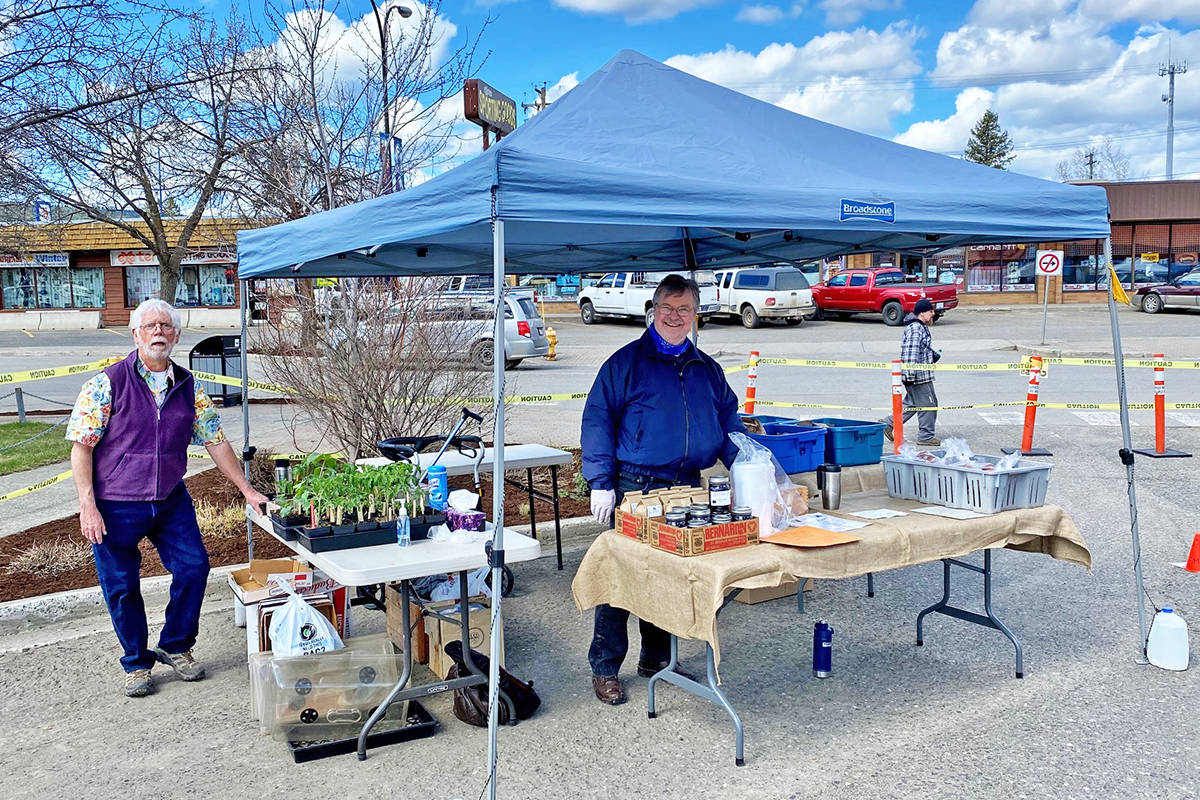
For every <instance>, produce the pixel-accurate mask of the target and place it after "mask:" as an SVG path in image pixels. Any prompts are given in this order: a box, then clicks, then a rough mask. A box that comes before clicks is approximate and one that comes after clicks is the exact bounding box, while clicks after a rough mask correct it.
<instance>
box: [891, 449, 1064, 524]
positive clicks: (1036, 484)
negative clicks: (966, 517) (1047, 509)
mask: <svg viewBox="0 0 1200 800" xmlns="http://www.w3.org/2000/svg"><path fill="white" fill-rule="evenodd" d="M929 452H931V453H932V454H933V455H936V456H941V455H944V453H945V451H943V450H931V451H929ZM975 458H976V460H979V461H985V462H988V463H990V464H996V463H998V462H999V461H1000V458H999V457H998V456H980V455H977V456H975ZM881 460H882V461H883V471H884V476H885V477H886V478H887V485H888V494H889V495H891V496H892V497H900V498H903V499H905V500H918V501H920V502H922V503H932V504H934V505H939V506H948V507H950V508H966V509H969V510H971V511H978V512H979V513H981V514H995V513H996V512H997V511H1009V510H1011V509H1014V508H1037V507H1038V506H1040V505H1042V504H1044V503H1045V502H1046V489H1047V487H1048V486H1049V484H1050V467H1051V465H1050V464H1043V463H1041V462H1039V461H1028V460H1026V459H1021V460H1020V461H1018V462H1017V466H1016V467H1014V468H1013V469H1011V470H1005V471H1004V472H984V471H982V470H979V469H972V468H970V467H957V466H955V467H951V466H946V465H944V464H928V463H926V462H924V461H908V460H906V459H903V458H901V457H900V456H890V455H889V456H883V457H882V459H881Z"/></svg>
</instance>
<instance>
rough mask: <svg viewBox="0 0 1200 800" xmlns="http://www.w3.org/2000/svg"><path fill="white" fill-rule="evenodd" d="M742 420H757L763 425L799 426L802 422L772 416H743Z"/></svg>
mask: <svg viewBox="0 0 1200 800" xmlns="http://www.w3.org/2000/svg"><path fill="white" fill-rule="evenodd" d="M741 417H742V419H756V420H758V421H759V422H761V423H762V424H763V425H799V424H800V420H798V419H796V418H794V417H773V416H771V415H770V414H742V415H741Z"/></svg>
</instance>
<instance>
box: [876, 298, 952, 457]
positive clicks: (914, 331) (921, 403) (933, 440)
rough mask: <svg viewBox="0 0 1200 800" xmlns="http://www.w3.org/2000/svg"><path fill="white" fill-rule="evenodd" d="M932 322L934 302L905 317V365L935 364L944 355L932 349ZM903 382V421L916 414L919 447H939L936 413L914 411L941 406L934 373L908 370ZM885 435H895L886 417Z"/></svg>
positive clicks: (902, 348) (902, 345)
mask: <svg viewBox="0 0 1200 800" xmlns="http://www.w3.org/2000/svg"><path fill="white" fill-rule="evenodd" d="M932 322H933V303H931V302H929V300H927V299H926V298H921V299H920V300H918V301H917V304H916V306H914V307H913V312H912V313H911V314H909V315H908V316H907V317H905V318H904V338H903V339H902V340H901V342H900V360H901V361H903V362H904V363H905V364H934V363H936V362H937V360H938V359H939V358H941V357H942V354H941V352H940V351H938V350H934V349H933V336H932V334H930V333H929V325H930V324H931V323H932ZM902 379H903V381H904V421H905V422H908V420H909V419H910V418H911V417H912V415H913V414H916V415H917V425H918V431H917V446H918V447H936V446H937V445H939V444H941V440H940V439H938V438H937V437H936V436H934V425H935V424H936V423H937V411H914V410H913V409H914V408H928V407H930V406H936V405H937V404H938V399H937V393H936V392H935V391H934V390H933V372H932V371H931V370H927V369H906V370H904V373H903V378H902ZM880 422H885V423H887V424H888V427H886V428H884V430H883V432H884V435H885V436H887V438H888V439H889V440H891V439H892V438H893V436H894V432H893V430H892V427H891V424H892V418H891V417H886V418H884V419H882V420H880Z"/></svg>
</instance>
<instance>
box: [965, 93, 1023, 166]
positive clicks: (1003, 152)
mask: <svg viewBox="0 0 1200 800" xmlns="http://www.w3.org/2000/svg"><path fill="white" fill-rule="evenodd" d="M963 158H965V159H966V160H967V161H974V162H975V163H976V164H983V165H985V166H988V167H995V168H996V169H1005V168H1007V167H1008V165H1009V163H1011V162H1012V160H1013V159H1014V158H1016V156H1015V155H1013V142H1012V139H1011V138H1009V135H1008V132H1007V131H1005V130H1004V129H1003V128H1001V127H1000V117H998V116H997V115H996V112H995V111H992V110H991V109H990V108H989V109H988V110H987V111H985V112H983V116H982V117H980V118H979V121H978V122H976V123H975V127H974V128H971V138H970V139H968V140H967V149H966V150H964V151H963Z"/></svg>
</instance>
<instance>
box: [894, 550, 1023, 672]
mask: <svg viewBox="0 0 1200 800" xmlns="http://www.w3.org/2000/svg"><path fill="white" fill-rule="evenodd" d="M951 565H953V566H956V567H960V568H962V569H966V570H970V571H971V572H978V573H979V574H981V575H983V610H984V612H985V613H984V614H977V613H975V612H974V611H966V610H965V609H961V608H957V607H955V606H952V605H950V567H951ZM932 613H938V614H944V615H945V616H947V617H954V618H955V619H961V620H963V621H964V622H970V623H972V624H974V625H980V626H982V627H984V628H992V629H993V630H997V631H1000V632H1001V633H1003V634H1004V635H1005V636H1007V637H1008V640H1009V641H1010V642H1012V643H1013V647H1014V648H1015V649H1016V655H1017V670H1016V674H1017V677H1018V678H1024V677H1025V660H1024V653H1023V649H1022V647H1021V642H1020V640H1018V639H1017V637H1016V635H1015V634H1014V633H1013V632H1012V631H1011V630H1009V628H1008V626H1007V625H1005V624H1004V623H1003V622H1001V621H1000V619H999V618H998V617H997V616H996V614H995V612H993V611H992V551H991V549H987V550H984V551H983V566H982V567H977V566H975V565H974V564H970V563H968V562H966V561H960V560H959V559H957V558H943V559H942V599H941V600H939V601H938V602H936V603H934V604H933V605H931V606H930V607H929V608H927V609H925V610H924V611H922V612H921V613H920V614H918V615H917V646H918V647H920V646H922V645H923V644H924V643H925V641H924V638H923V636H922V630H921V628H922V623H923V622H924V619H925V616H926V615H927V614H932Z"/></svg>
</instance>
